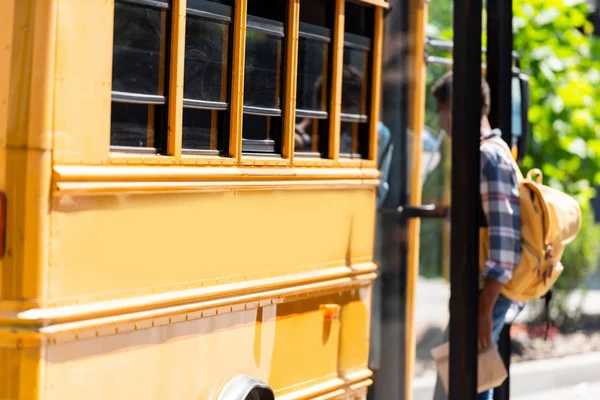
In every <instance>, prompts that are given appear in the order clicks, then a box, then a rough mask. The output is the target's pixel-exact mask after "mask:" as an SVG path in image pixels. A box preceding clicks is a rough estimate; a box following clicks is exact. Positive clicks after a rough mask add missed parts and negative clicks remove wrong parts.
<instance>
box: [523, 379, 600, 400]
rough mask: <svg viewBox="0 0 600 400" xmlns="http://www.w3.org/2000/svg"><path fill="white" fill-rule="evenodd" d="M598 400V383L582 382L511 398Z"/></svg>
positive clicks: (527, 399)
mask: <svg viewBox="0 0 600 400" xmlns="http://www.w3.org/2000/svg"><path fill="white" fill-rule="evenodd" d="M599 398H600V383H598V382H593V383H589V382H583V383H580V384H578V385H576V386H571V387H567V388H561V389H554V390H550V391H547V392H540V393H536V394H531V395H527V396H511V399H512V400H597V399H599Z"/></svg>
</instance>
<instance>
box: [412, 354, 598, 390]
mask: <svg viewBox="0 0 600 400" xmlns="http://www.w3.org/2000/svg"><path fill="white" fill-rule="evenodd" d="M582 383H585V385H582ZM434 384H435V374H433V373H430V374H427V375H425V376H423V377H421V378H416V379H414V381H413V400H431V398H432V396H433V387H434ZM575 388H578V391H579V392H578V393H579V394H578V395H579V396H584V397H577V396H576V395H575V394H576V392H575ZM584 388H586V391H584ZM595 389H600V352H594V353H588V354H582V355H576V356H569V357H564V358H553V359H547V360H540V361H528V362H522V363H518V364H513V365H511V368H510V395H511V398H512V399H516V400H537V399H539V400H553V399H555V398H556V399H561V400H563V399H564V400H575V399H585V400H587V399H588V398H589V399H594V400H596V399H598V398H600V391H598V390H595ZM565 392H566V393H568V395H567V396H565V395H564V393H565ZM542 393H551V394H552V396H555V395H556V396H559V397H540V396H541V395H542ZM561 393H562V397H560V394H561ZM588 394H589V395H591V396H592V397H585V396H588Z"/></svg>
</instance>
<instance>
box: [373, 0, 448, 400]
mask: <svg viewBox="0 0 600 400" xmlns="http://www.w3.org/2000/svg"><path fill="white" fill-rule="evenodd" d="M389 3H390V6H391V11H390V13H389V15H388V16H387V19H386V31H385V41H384V47H385V50H384V63H383V74H382V102H381V122H382V131H380V138H383V137H385V136H386V135H387V133H388V132H389V134H390V137H391V140H390V143H391V145H390V146H389V148H388V149H387V150H384V151H382V153H381V154H380V157H379V158H380V162H381V164H380V170H381V171H382V172H384V173H383V174H382V179H383V180H384V182H382V185H381V186H380V189H379V193H378V195H379V197H378V200H379V201H378V219H377V230H376V233H377V236H376V240H375V244H376V245H375V249H376V254H375V259H376V262H377V263H378V265H379V277H378V279H377V281H376V283H375V285H374V291H373V299H372V305H373V311H372V326H371V349H370V365H369V367H370V368H371V370H373V372H374V384H373V385H372V386H371V388H370V389H369V394H368V396H369V399H408V398H410V393H412V388H411V381H412V376H413V367H414V363H413V362H412V360H413V359H414V352H415V344H414V341H415V340H414V329H413V328H414V304H413V303H414V302H413V299H414V294H415V285H414V283H415V282H416V279H415V278H416V274H418V267H417V265H418V254H419V240H418V238H419V221H420V220H421V219H424V218H434V219H440V218H444V217H445V215H446V212H447V209H446V208H445V207H440V206H438V205H435V204H425V205H422V203H421V189H422V183H423V179H424V178H425V177H426V176H427V174H428V172H429V171H431V170H433V169H435V167H436V165H438V164H439V163H440V153H439V149H436V146H437V147H439V145H440V143H441V137H439V136H437V135H435V134H432V132H431V131H430V130H427V129H425V126H424V96H425V63H424V56H423V45H424V32H425V25H426V18H427V4H426V2H422V1H412V0H411V1H401V0H391V1H389ZM409 21H410V23H409ZM382 132H383V135H382V134H381V133H382ZM386 163H387V164H386Z"/></svg>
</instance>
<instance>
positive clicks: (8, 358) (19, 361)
mask: <svg viewBox="0 0 600 400" xmlns="http://www.w3.org/2000/svg"><path fill="white" fill-rule="evenodd" d="M44 350H45V349H44V348H43V347H41V348H40V347H30V348H20V347H12V348H9V347H2V346H0V399H11V400H12V399H17V400H37V399H42V398H44V385H43V384H42V382H43V373H44V370H45V368H44V365H43V352H44Z"/></svg>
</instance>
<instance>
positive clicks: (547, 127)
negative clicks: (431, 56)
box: [426, 0, 600, 290]
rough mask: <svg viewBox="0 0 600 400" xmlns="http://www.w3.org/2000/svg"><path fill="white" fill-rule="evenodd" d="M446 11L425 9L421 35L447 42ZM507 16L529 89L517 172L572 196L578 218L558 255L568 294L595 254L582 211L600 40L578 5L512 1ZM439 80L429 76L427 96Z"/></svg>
mask: <svg viewBox="0 0 600 400" xmlns="http://www.w3.org/2000/svg"><path fill="white" fill-rule="evenodd" d="M451 10H452V1H451V0H441V1H438V2H437V3H436V7H432V12H431V14H430V24H429V27H428V33H429V34H432V35H437V36H438V37H442V38H451V37H452V25H451V24H452V20H451V18H449V17H448V15H449V14H451ZM513 12H514V19H513V28H514V49H515V50H516V51H517V52H518V54H519V56H520V57H521V69H522V72H523V73H525V74H527V75H529V77H530V87H531V91H530V105H531V106H530V112H529V116H528V117H529V122H530V130H531V135H530V141H529V150H528V154H527V156H526V157H525V159H524V161H523V163H522V169H523V170H524V171H526V170H528V169H530V168H533V167H538V168H541V169H542V171H543V172H544V181H545V183H546V184H548V185H550V186H553V187H556V188H558V189H560V190H563V191H565V192H566V193H569V194H571V195H572V196H574V197H575V198H576V199H577V200H578V201H579V203H580V205H581V207H582V211H583V216H582V228H581V229H582V230H581V233H580V235H579V236H578V238H577V239H576V241H575V242H574V243H572V244H571V245H569V246H567V248H566V250H565V254H564V256H563V264H564V265H565V268H566V271H565V273H564V276H563V277H561V279H559V281H558V284H557V287H558V288H559V289H564V290H569V289H572V288H574V287H576V286H582V284H584V283H585V278H586V277H587V276H589V275H590V274H591V273H593V272H595V270H596V269H597V264H598V256H597V255H598V252H599V251H600V228H599V226H598V225H597V224H596V223H595V222H594V215H593V211H592V208H591V206H590V200H591V199H592V198H593V197H594V196H595V190H594V187H595V186H597V185H600V40H599V39H598V37H596V36H594V35H592V33H593V26H592V24H591V23H590V22H589V21H588V18H587V17H588V8H587V3H586V2H585V0H514V1H513ZM484 20H485V16H484ZM482 42H483V43H485V42H486V38H485V35H484V36H483V38H482ZM442 72H443V69H440V67H437V66H435V67H431V68H429V70H428V89H429V86H430V85H431V83H432V82H433V81H434V80H435V79H437V78H438V77H439V76H440V75H441V73H442ZM430 97H431V96H430ZM435 120H436V116H435V108H434V102H433V99H431V98H430V99H428V104H427V113H426V121H427V123H430V124H431V125H432V126H434V127H435V126H436V125H435V124H436V122H435Z"/></svg>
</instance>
